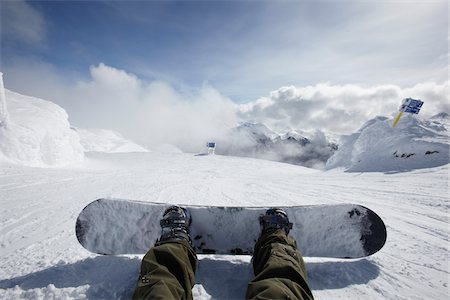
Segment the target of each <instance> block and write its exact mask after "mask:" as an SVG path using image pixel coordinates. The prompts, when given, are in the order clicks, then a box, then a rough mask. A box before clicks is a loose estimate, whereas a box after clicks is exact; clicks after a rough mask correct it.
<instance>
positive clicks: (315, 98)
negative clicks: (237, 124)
mask: <svg viewBox="0 0 450 300" xmlns="http://www.w3.org/2000/svg"><path fill="white" fill-rule="evenodd" d="M448 91H449V82H448V81H447V82H445V83H442V84H437V83H434V82H428V83H421V84H417V85H415V86H413V87H410V88H405V89H402V88H400V87H398V86H395V85H379V86H374V87H367V88H363V87H360V86H357V85H350V84H349V85H331V84H318V85H314V86H306V87H295V86H287V87H281V88H280V89H278V90H276V91H273V92H272V93H270V95H269V96H268V97H262V98H260V99H258V100H256V101H253V102H250V103H247V104H242V105H240V110H239V117H240V118H243V119H246V120H248V121H252V122H263V123H264V124H267V125H269V126H270V127H272V128H278V129H283V128H298V129H316V128H318V129H325V130H329V131H333V132H339V133H348V132H352V131H354V130H356V129H357V128H358V126H359V124H362V123H364V122H365V121H367V120H369V119H371V118H374V117H376V116H379V115H384V116H390V115H393V114H395V113H396V112H397V111H398V107H399V105H400V103H401V100H402V99H404V98H407V97H412V98H419V99H422V100H423V101H425V104H424V107H423V109H422V111H421V115H423V116H424V117H431V116H432V115H435V114H437V113H439V112H443V111H445V112H449V111H450V104H449V101H448Z"/></svg>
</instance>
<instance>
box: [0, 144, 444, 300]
mask: <svg viewBox="0 0 450 300" xmlns="http://www.w3.org/2000/svg"><path fill="white" fill-rule="evenodd" d="M448 171H449V170H448V165H444V166H441V167H435V168H424V169H419V170H413V171H409V172H395V173H392V172H388V173H381V172H369V173H349V172H342V171H340V170H332V171H327V172H323V171H317V170H312V169H308V168H304V167H300V166H294V165H290V164H283V163H277V162H270V161H264V160H257V159H251V158H235V157H224V156H220V155H214V156H195V155H193V154H185V153H181V154H176V153H87V154H86V159H85V161H84V162H83V163H82V164H80V165H77V166H71V167H64V168H62V167H61V168H32V167H26V166H20V165H13V164H8V163H2V165H1V168H0V178H1V187H0V189H1V193H0V195H1V196H0V207H1V215H0V216H1V217H0V224H1V227H0V228H1V230H0V240H1V244H0V247H1V251H0V278H1V279H0V298H2V299H17V298H32V299H41V298H68V299H70V298H74V299H83V298H88V299H118V298H127V297H130V295H131V293H132V291H133V288H134V285H135V283H136V279H137V275H138V270H139V264H140V259H141V258H142V256H139V255H129V256H98V255H94V254H92V253H89V252H88V251H86V250H85V249H84V248H83V247H82V246H80V245H79V244H78V242H77V239H76V237H75V232H74V231H75V220H76V218H77V215H78V213H79V212H80V211H81V210H82V208H83V207H84V206H85V205H87V204H88V203H89V202H90V201H92V200H93V199H96V198H100V197H114V198H131V199H136V200H140V201H153V202H167V203H179V202H184V203H189V204H196V205H228V206H238V205H250V206H288V205H302V204H305V205H306V204H321V203H324V204H326V203H330V204H331V203H348V202H351V203H358V204H361V205H364V206H367V207H369V208H371V209H372V210H374V211H375V212H376V213H377V214H379V215H380V216H381V217H382V218H383V220H384V222H385V224H386V225H387V230H388V240H387V242H386V245H385V246H384V248H383V249H381V251H380V252H378V253H376V254H375V255H373V256H370V257H367V258H364V259H359V260H344V259H324V258H310V257H307V258H306V259H305V260H306V265H307V269H308V272H309V280H310V285H311V287H312V290H313V293H314V296H315V297H316V299H339V298H342V299H363V298H364V299H447V297H448V278H449V277H448V275H449V271H448V233H449V232H448ZM199 258H200V263H199V268H198V272H197V275H196V280H197V282H198V284H197V285H196V286H195V287H194V296H195V299H210V298H214V299H224V298H225V299H235V298H241V299H242V298H244V295H245V289H246V286H247V282H248V281H249V280H251V278H252V276H253V275H252V267H251V263H250V259H251V257H250V256H221V255H202V256H200V257H199Z"/></svg>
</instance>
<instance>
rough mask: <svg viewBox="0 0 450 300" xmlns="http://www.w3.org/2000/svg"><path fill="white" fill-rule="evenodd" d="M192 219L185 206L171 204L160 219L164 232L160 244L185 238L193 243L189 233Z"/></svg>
mask: <svg viewBox="0 0 450 300" xmlns="http://www.w3.org/2000/svg"><path fill="white" fill-rule="evenodd" d="M191 221H192V219H191V216H190V215H189V212H188V211H187V210H186V209H185V208H183V207H179V206H171V207H169V208H168V209H166V211H165V212H164V214H163V218H162V219H161V221H160V224H161V229H162V233H161V237H160V238H159V240H158V244H164V243H170V242H174V241H182V240H185V241H187V242H188V243H189V244H190V245H192V240H191V237H190V235H189V226H190V225H191Z"/></svg>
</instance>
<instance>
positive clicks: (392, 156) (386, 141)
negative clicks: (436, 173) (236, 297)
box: [326, 113, 449, 172]
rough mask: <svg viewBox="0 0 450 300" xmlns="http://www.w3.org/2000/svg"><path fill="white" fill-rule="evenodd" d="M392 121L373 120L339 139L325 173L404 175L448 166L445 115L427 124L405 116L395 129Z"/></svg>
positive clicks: (446, 121)
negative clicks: (346, 172)
mask: <svg viewBox="0 0 450 300" xmlns="http://www.w3.org/2000/svg"><path fill="white" fill-rule="evenodd" d="M392 122H393V121H392V119H389V118H386V117H377V118H374V119H372V120H369V121H368V122H366V123H365V124H364V125H363V126H362V127H361V128H360V129H359V130H358V131H357V132H355V133H353V134H350V135H346V136H343V137H342V138H341V141H340V143H339V149H338V151H336V153H335V154H334V155H333V156H332V157H331V158H330V159H329V160H328V162H327V165H326V167H327V169H332V168H338V167H341V168H345V169H346V170H347V171H353V172H370V171H382V172H388V171H404V170H413V169H421V168H430V167H436V166H441V165H444V164H448V163H449V115H448V114H447V113H440V114H438V115H436V116H433V117H432V118H430V119H429V120H423V119H421V118H420V117H419V116H416V115H411V114H408V115H406V116H404V117H403V118H402V119H401V120H400V122H399V123H398V125H397V126H396V127H392Z"/></svg>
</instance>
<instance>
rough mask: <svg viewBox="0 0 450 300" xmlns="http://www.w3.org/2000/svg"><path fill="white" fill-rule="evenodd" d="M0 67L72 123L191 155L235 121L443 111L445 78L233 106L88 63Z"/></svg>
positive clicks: (328, 89) (350, 126)
mask: <svg viewBox="0 0 450 300" xmlns="http://www.w3.org/2000/svg"><path fill="white" fill-rule="evenodd" d="M3 72H4V80H5V87H6V88H8V89H10V90H13V91H16V92H19V93H22V94H26V95H32V96H36V97H41V98H43V99H47V100H50V101H53V102H55V103H57V104H59V105H60V106H62V107H63V108H64V109H65V110H66V111H67V112H68V114H69V121H70V122H71V123H72V124H73V125H74V126H78V127H84V128H105V129H113V130H116V131H118V132H120V133H122V134H123V135H124V136H125V137H127V138H130V139H132V140H134V141H136V142H138V143H141V144H143V145H146V146H153V145H156V144H159V143H171V144H174V145H176V146H178V147H179V148H181V149H182V150H184V151H192V152H195V151H200V150H201V149H202V148H204V143H205V142H206V141H207V140H214V139H219V138H220V137H223V136H225V135H226V133H227V131H228V130H229V129H230V128H231V127H234V126H236V125H237V124H238V122H239V121H250V122H261V123H264V124H266V125H267V126H269V127H270V128H271V129H273V130H275V131H278V132H279V133H282V132H283V131H285V130H288V129H299V130H308V131H309V130H314V129H320V130H325V131H332V132H337V133H350V132H353V131H355V130H357V129H358V128H359V127H360V126H361V125H362V124H364V123H365V122H366V121H367V120H368V119H371V118H373V117H375V116H377V115H384V116H392V115H394V114H396V112H397V111H398V107H399V105H400V103H401V100H402V99H403V98H406V97H413V98H419V99H422V100H423V101H425V104H424V106H423V108H422V111H421V112H420V115H421V116H425V117H429V116H431V115H434V114H436V113H439V112H441V111H447V112H448V111H450V108H449V101H448V88H449V82H444V83H435V82H425V83H420V84H417V85H414V86H412V87H408V88H401V87H399V86H396V85H377V86H368V87H364V86H360V85H355V84H347V85H332V84H329V83H322V84H316V85H309V86H300V87H296V86H285V87H281V88H279V89H277V90H274V91H273V92H271V93H270V94H269V95H268V96H267V97H261V98H259V99H256V100H255V101H252V102H249V103H246V104H236V103H235V102H233V101H232V100H230V99H229V98H227V97H225V96H223V95H222V94H221V93H220V91H218V90H217V89H215V88H214V87H212V86H210V85H207V84H205V85H203V86H201V87H200V88H190V89H188V88H186V87H184V88H183V89H181V90H180V89H176V88H174V86H173V85H171V84H169V83H167V82H164V81H159V80H155V81H150V82H147V81H144V80H142V79H141V78H139V77H138V76H136V75H134V74H132V73H130V72H127V71H125V70H121V69H118V68H114V67H112V66H108V65H105V64H102V63H100V64H98V65H95V66H91V67H90V69H89V74H88V75H87V76H86V77H85V78H82V77H81V76H80V75H79V74H67V73H62V72H61V71H59V70H58V69H57V68H55V67H54V66H52V65H50V64H45V63H42V62H37V61H33V60H30V59H27V60H17V61H15V63H14V65H12V66H8V68H5V69H4V70H3Z"/></svg>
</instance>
